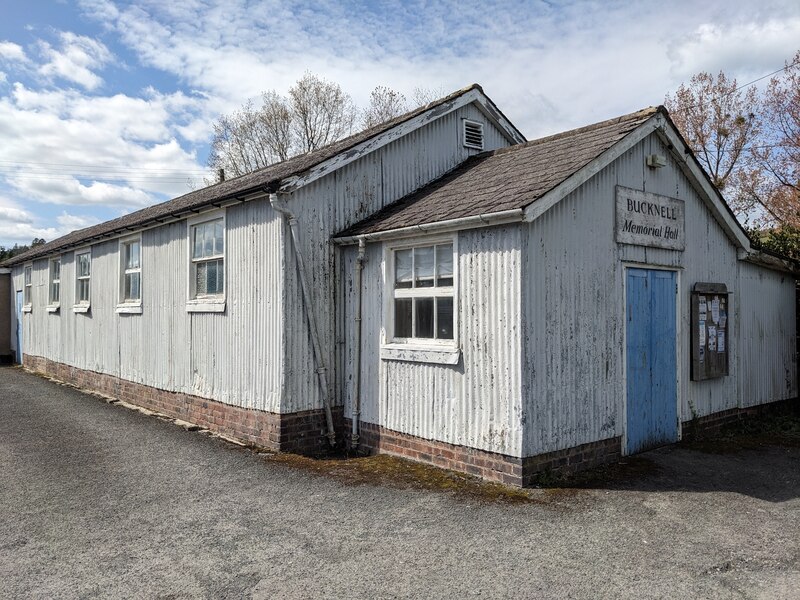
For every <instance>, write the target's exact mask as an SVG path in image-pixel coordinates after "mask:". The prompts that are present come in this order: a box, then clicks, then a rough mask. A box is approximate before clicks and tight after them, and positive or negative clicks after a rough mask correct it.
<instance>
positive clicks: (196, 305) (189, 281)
mask: <svg viewBox="0 0 800 600" xmlns="http://www.w3.org/2000/svg"><path fill="white" fill-rule="evenodd" d="M219 219H222V244H223V246H224V247H223V250H222V255H221V256H213V257H205V258H203V259H195V258H193V257H192V249H193V247H194V244H193V241H192V230H193V228H194V227H195V226H197V225H202V224H203V223H208V222H209V221H217V220H219ZM220 258H221V259H222V264H223V275H222V294H219V295H213V296H197V295H196V294H195V292H194V277H195V275H194V265H195V264H197V263H200V262H205V261H207V260H219V259H220ZM186 265H187V277H186V298H187V300H186V312H190V313H198V312H224V311H225V300H226V298H227V296H228V267H229V261H228V221H227V214H226V211H225V209H222V210H218V211H211V212H207V213H203V214H201V215H197V216H196V217H192V218H191V219H187V220H186Z"/></svg>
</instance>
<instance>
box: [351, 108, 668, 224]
mask: <svg viewBox="0 0 800 600" xmlns="http://www.w3.org/2000/svg"><path fill="white" fill-rule="evenodd" d="M658 112H664V113H666V110H665V109H664V108H663V107H651V108H646V109H644V110H640V111H638V112H635V113H631V114H628V115H624V116H622V117H617V118H615V119H610V120H608V121H602V122H600V123H595V124H594V125H589V126H587V127H581V128H580V129H573V130H571V131H566V132H564V133H559V134H557V135H552V136H549V137H545V138H541V139H538V140H533V141H530V142H527V143H525V144H519V145H516V146H510V147H508V148H502V149H499V150H493V151H490V152H484V153H481V154H478V155H475V156H473V157H471V158H469V159H467V160H466V161H464V162H463V163H461V165H459V166H458V167H456V168H455V169H454V170H452V171H450V172H449V173H446V174H445V175H443V176H442V177H441V178H439V179H437V180H436V181H433V182H432V183H430V184H428V185H427V186H425V187H423V188H421V189H419V190H417V191H416V192H413V193H411V194H409V195H408V196H406V197H404V198H402V199H401V200H399V201H397V202H395V203H393V204H391V205H389V206H387V207H386V208H384V209H383V210H381V211H379V212H377V213H375V214H374V215H372V216H370V217H368V218H367V219H365V220H363V221H361V222H359V223H357V224H356V225H354V226H352V227H349V228H348V229H346V230H344V231H342V232H340V233H339V234H337V235H336V236H335V237H337V238H348V237H355V236H359V235H365V234H372V233H378V232H382V231H389V230H394V229H401V228H405V227H414V226H418V225H425V224H429V223H436V222H440V221H448V220H451V219H458V218H462V217H472V216H478V215H489V214H491V213H499V212H503V211H508V210H513V209H522V208H525V207H526V206H528V205H529V204H531V203H532V202H535V201H536V200H537V199H539V198H541V197H542V196H543V195H544V194H546V193H547V192H548V191H550V190H551V189H553V188H554V187H555V186H556V185H558V184H559V183H561V182H562V181H564V180H565V179H567V178H568V177H569V176H570V175H572V174H573V173H575V172H576V171H578V170H579V169H580V168H581V167H583V166H585V165H586V164H588V163H589V162H591V161H592V160H593V159H595V158H597V157H598V156H600V155H601V154H602V153H603V152H605V151H606V150H608V149H609V148H611V147H612V146H614V145H615V144H616V143H617V142H619V141H621V140H622V139H623V138H624V137H625V136H627V135H628V134H629V133H631V132H632V131H634V130H635V129H637V128H638V127H639V126H640V125H642V124H643V123H645V122H646V121H647V120H649V119H650V118H652V117H653V116H655V115H656V114H657V113H658Z"/></svg>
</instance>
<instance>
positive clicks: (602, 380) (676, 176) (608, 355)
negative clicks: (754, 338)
mask: <svg viewBox="0 0 800 600" xmlns="http://www.w3.org/2000/svg"><path fill="white" fill-rule="evenodd" d="M654 152H657V153H659V154H663V155H665V156H669V152H668V150H667V149H666V148H665V147H664V146H663V144H662V143H661V142H660V140H658V138H657V137H656V136H655V135H653V136H650V137H649V138H647V139H646V140H644V141H643V142H642V143H640V144H639V145H637V146H636V147H635V148H633V149H632V150H630V151H629V152H628V153H626V154H625V155H624V156H623V157H621V158H620V159H618V160H617V161H615V162H614V163H613V164H612V165H610V166H609V167H607V168H606V169H603V170H602V171H601V172H599V173H598V174H597V175H595V176H594V177H593V178H592V179H591V180H590V181H589V182H587V183H586V184H585V185H583V186H582V187H581V188H579V189H578V190H576V191H575V192H574V193H572V194H570V196H568V197H567V198H566V199H564V200H563V201H562V202H561V203H559V204H558V205H556V206H555V207H553V208H552V209H551V210H550V211H548V212H547V213H545V214H544V215H542V216H541V217H540V218H539V219H537V220H536V221H535V222H534V223H532V224H531V226H530V237H529V239H528V240H527V244H528V251H527V253H526V255H527V260H528V264H527V265H526V267H525V273H526V275H525V287H524V290H525V292H524V295H523V297H524V306H525V320H526V340H525V350H524V356H525V364H526V367H525V369H526V377H525V382H526V389H525V392H524V393H525V396H526V403H525V406H526V413H527V414H526V424H527V425H526V435H525V443H524V448H525V453H526V455H533V454H537V453H541V452H548V451H552V450H557V449H561V448H568V447H572V446H577V445H580V444H583V443H587V442H591V441H595V440H600V439H604V438H608V437H612V436H619V435H622V434H623V416H624V414H625V413H624V404H623V402H624V397H625V394H624V377H625V374H624V361H625V354H624V350H623V348H624V344H623V341H624V339H625V337H624V336H625V329H624V323H625V315H624V307H625V299H624V285H623V276H624V265H623V261H626V262H629V263H641V264H647V265H654V266H664V267H675V268H676V270H678V271H679V281H680V286H681V287H680V296H679V298H678V300H679V302H678V310H679V311H680V323H679V334H678V335H679V339H678V348H679V355H678V365H679V374H680V377H681V380H680V387H679V392H678V393H679V396H680V403H681V406H680V415H679V416H680V418H682V419H683V420H686V419H688V418H690V417H691V415H692V414H693V412H694V413H695V414H699V415H705V414H710V413H713V412H718V411H722V410H725V409H726V408H731V407H733V406H736V405H737V399H738V392H739V390H738V386H737V378H736V377H735V376H733V377H725V378H722V379H719V380H713V381H706V382H700V383H694V382H690V381H689V377H690V372H689V325H690V323H689V310H688V306H689V304H688V302H689V292H690V290H691V287H692V285H693V284H694V283H695V282H698V281H710V282H722V283H726V284H727V285H728V287H729V289H731V290H733V291H734V296H733V302H732V304H733V307H732V308H733V320H734V327H736V326H737V322H738V318H739V315H738V306H737V305H738V291H737V290H736V288H737V284H738V275H737V256H736V248H735V247H734V245H733V244H732V243H731V241H730V240H729V239H728V238H727V237H726V236H725V234H724V232H723V231H722V229H721V228H720V227H719V225H718V224H717V223H716V221H715V220H714V219H713V217H712V215H711V214H710V213H709V211H708V209H707V208H706V206H705V205H704V204H703V202H702V200H701V199H700V198H699V196H698V195H697V193H696V192H695V191H694V189H693V188H692V186H691V185H690V184H689V182H688V181H687V180H686V178H685V177H684V176H683V175H682V174H681V173H680V171H679V170H678V168H677V165H676V164H675V163H674V162H673V161H672V160H670V164H669V165H668V166H667V167H664V168H661V169H648V168H647V167H646V166H645V156H646V155H647V154H651V153H654ZM617 185H622V186H625V187H629V188H633V189H640V190H645V191H648V192H653V193H656V194H662V195H665V196H670V197H673V198H679V199H682V200H684V201H685V202H686V249H685V251H684V252H682V253H677V252H673V251H666V250H655V249H644V248H636V247H624V246H618V245H617V244H616V242H615V240H614V218H615V188H616V186H617ZM681 266H682V267H683V269H681V268H680V267H681ZM732 335H734V336H736V331H733V332H732ZM737 352H738V350H737V348H736V346H732V353H733V356H732V358H731V360H732V361H733V364H735V363H736V362H737V360H738V359H737V358H736V356H737V355H736V353H737Z"/></svg>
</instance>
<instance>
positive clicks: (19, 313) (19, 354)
mask: <svg viewBox="0 0 800 600" xmlns="http://www.w3.org/2000/svg"><path fill="white" fill-rule="evenodd" d="M17 362H18V363H19V364H22V292H17Z"/></svg>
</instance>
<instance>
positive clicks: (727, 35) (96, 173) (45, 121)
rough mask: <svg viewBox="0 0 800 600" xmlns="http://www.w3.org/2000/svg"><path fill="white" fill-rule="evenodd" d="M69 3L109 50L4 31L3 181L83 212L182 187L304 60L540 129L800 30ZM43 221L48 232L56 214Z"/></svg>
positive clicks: (559, 7)
mask: <svg viewBox="0 0 800 600" xmlns="http://www.w3.org/2000/svg"><path fill="white" fill-rule="evenodd" d="M79 6H80V10H81V11H82V12H83V17H89V18H90V19H91V20H93V25H92V26H93V27H94V30H95V31H96V30H97V26H98V25H99V27H100V28H101V30H102V34H103V35H102V40H103V41H104V42H106V43H107V44H108V46H106V44H104V43H102V42H101V41H99V38H98V37H97V36H95V37H88V36H85V35H79V34H78V33H59V32H58V31H56V34H55V38H52V37H51V38H49V41H48V42H39V43H32V44H30V45H26V47H25V48H24V49H23V47H22V46H20V45H18V44H16V43H14V42H11V41H5V42H2V41H0V60H1V61H2V67H3V72H5V73H6V74H7V76H8V77H7V79H6V80H7V81H10V82H14V85H13V86H6V85H2V86H0V139H1V140H3V143H2V144H0V190H3V187H2V182H3V181H5V182H6V188H5V189H6V190H7V191H10V192H13V196H14V197H15V198H26V199H36V200H38V201H41V202H47V203H49V204H51V205H59V206H84V207H89V208H86V209H79V210H77V212H80V213H88V212H91V210H92V209H91V207H96V206H100V205H103V206H113V207H114V209H115V210H117V211H119V212H126V211H129V210H132V209H135V208H138V207H141V206H142V205H144V204H147V203H151V202H154V201H156V200H161V199H164V198H165V197H167V196H176V195H179V194H181V193H184V192H186V191H188V189H189V187H188V185H187V179H188V178H189V176H190V175H191V176H194V177H195V178H196V181H199V180H200V178H201V177H202V174H201V173H200V172H199V170H200V169H201V166H200V165H199V164H198V163H197V157H196V154H195V148H196V147H198V146H199V145H200V144H203V143H204V142H206V141H207V140H208V139H209V137H210V133H211V123H212V122H213V121H214V119H215V118H216V117H217V116H218V115H219V114H220V113H224V112H229V111H231V110H234V109H236V108H238V107H239V106H240V105H241V104H242V103H243V102H244V101H245V100H246V99H248V98H252V97H257V96H258V94H259V93H260V92H261V91H263V90H267V89H276V90H277V91H279V92H283V93H285V92H286V91H287V89H288V88H289V86H291V85H292V84H293V83H294V82H295V81H296V80H297V79H298V78H299V77H300V76H301V75H302V74H303V72H304V71H306V70H310V71H312V72H315V73H317V74H319V75H322V76H324V77H327V78H328V79H331V80H333V81H337V82H339V83H341V85H342V87H343V88H344V89H345V90H346V91H348V92H350V93H351V94H352V95H353V96H354V99H355V100H356V102H357V103H359V104H361V105H363V104H365V103H366V101H367V99H368V96H369V92H370V91H371V90H372V88H373V87H374V86H376V85H388V86H390V87H393V88H395V89H397V90H399V91H401V92H403V93H405V94H406V95H410V93H411V92H412V90H413V89H414V88H415V87H417V86H423V87H428V88H435V89H444V90H446V92H449V91H451V90H455V89H458V88H461V87H463V86H464V85H467V84H469V83H472V82H478V83H481V84H482V85H483V86H484V89H485V90H486V92H487V93H488V94H489V95H490V96H491V97H492V99H493V100H495V101H496V103H497V104H498V106H499V107H500V108H501V109H502V110H503V111H504V112H505V113H506V115H507V116H508V117H509V118H510V119H511V120H512V121H513V122H514V123H515V124H517V125H518V126H519V127H520V129H522V131H523V132H524V133H525V134H527V135H528V136H529V137H537V136H540V135H545V134H548V133H553V132H555V131H559V130H563V129H567V128H570V127H574V126H580V125H584V124H587V123H591V122H593V121H597V120H601V119H604V118H608V117H612V116H615V115H619V114H622V113H625V112H630V111H633V110H636V109H639V108H641V107H643V106H647V105H652V104H658V103H660V102H662V101H663V99H664V95H665V94H666V93H668V92H671V91H673V90H674V89H675V88H676V87H677V86H678V84H679V83H680V82H681V81H684V80H686V79H688V78H689V76H691V74H693V73H694V72H696V71H699V70H710V71H718V70H719V69H720V68H723V69H725V70H726V72H728V74H730V75H732V76H735V77H738V78H739V79H740V81H745V80H749V79H751V78H755V77H756V76H758V75H762V74H764V73H767V72H769V71H772V70H774V69H777V68H779V67H780V66H782V64H783V61H784V60H786V59H788V58H790V57H791V56H792V55H793V54H794V52H795V51H796V50H797V46H798V42H797V40H798V39H800V7H798V5H797V3H796V0H786V1H783V0H761V1H760V2H759V3H758V5H757V6H754V5H753V4H752V3H751V2H745V1H743V0H731V1H729V2H725V3H715V2H707V3H697V2H696V1H695V0H676V1H675V2H673V3H672V4H670V5H669V6H666V5H664V4H663V3H662V4H659V3H656V2H653V1H646V2H641V3H631V2H628V1H627V0H608V1H604V2H602V3H598V2H594V3H588V2H577V1H566V2H558V3H553V2H543V1H541V2H540V1H536V0H531V1H529V2H520V3H515V5H514V7H513V8H511V7H509V6H508V5H506V4H504V3H494V4H493V3H486V2H485V1H483V2H477V1H469V0H462V1H458V0H443V1H442V2H437V3H427V2H424V1H423V0H412V1H410V2H403V1H400V0H385V1H384V2H381V3H378V4H375V5H370V4H354V3H340V2H336V1H334V0H318V1H317V2H314V3H312V4H309V3H307V2H304V1H300V0H298V1H291V0H289V1H286V2H278V1H277V0H252V1H249V2H230V1H227V0H205V1H204V2H191V3H189V2H163V0H137V2H135V3H129V2H118V3H115V2H112V1H110V0H81V1H80V2H79ZM85 23H86V21H85V20H83V21H82V24H85ZM54 26H57V24H54ZM50 31H51V33H52V31H53V30H50ZM85 32H86V31H85V30H81V31H80V32H79V33H85ZM29 35H35V32H34V33H30V34H29ZM17 41H19V40H17ZM110 48H111V49H113V50H114V55H112V51H111V49H110ZM37 49H38V50H39V51H40V52H41V54H40V55H37V54H36V52H35V51H36V50H37ZM26 50H27V53H26ZM116 57H121V58H122V60H124V61H125V65H124V68H125V69H128V70H129V71H126V83H130V82H131V81H140V80H139V79H136V78H137V77H141V75H140V73H139V72H137V69H140V68H141V67H146V68H147V69H155V70H157V71H159V72H160V76H159V77H158V79H157V81H158V82H159V85H160V84H162V83H163V81H165V80H166V81H167V83H166V85H168V86H170V87H169V89H170V91H169V93H167V92H166V91H165V89H164V88H162V89H158V85H155V84H154V85H153V87H147V86H146V85H143V86H142V87H143V88H144V89H142V90H139V91H133V92H132V91H131V89H130V87H126V88H125V89H124V90H123V89H112V88H110V85H111V82H114V81H115V80H114V79H113V77H112V70H113V69H115V68H122V67H121V62H120V61H117V59H116ZM37 60H38V62H37ZM118 62H119V63H120V64H116V63H118ZM145 72H147V73H151V72H152V71H145ZM128 73H130V76H129V75H128ZM103 78H105V80H104V79H103ZM0 83H2V77H1V76H0ZM147 83H150V82H147ZM65 88H72V89H65ZM175 89H177V90H178V91H174V90H175ZM100 90H102V93H101V92H100ZM75 165H79V166H77V167H76V166H75ZM18 208H19V207H18ZM20 210H22V209H20ZM59 210H60V209H59ZM71 212H73V211H72V209H68V210H67V212H65V213H64V214H65V215H68V214H69V213H71ZM52 213H53V211H52V210H51V214H52ZM56 213H57V211H56ZM106 214H107V213H106ZM51 220H52V223H51V224H50V223H48V224H46V225H47V227H50V228H51V229H53V230H54V231H61V228H62V227H63V226H66V225H64V224H62V223H61V222H59V221H58V219H57V218H55V217H54V218H53V219H51ZM6 223H8V221H7V222H6ZM23 224H24V225H26V226H27V227H39V226H40V225H41V223H38V222H36V221H35V220H34V222H28V223H23ZM23 224H17V225H23ZM72 225H74V226H80V224H79V223H78V222H77V221H75V222H73V223H72ZM39 228H40V229H41V227H39ZM27 233H30V231H26V234H27ZM0 235H2V233H1V232H0ZM28 237H30V236H28ZM39 237H45V238H47V239H50V238H52V234H50V235H40V236H39ZM0 239H2V238H1V237H0ZM28 241H29V240H28Z"/></svg>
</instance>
